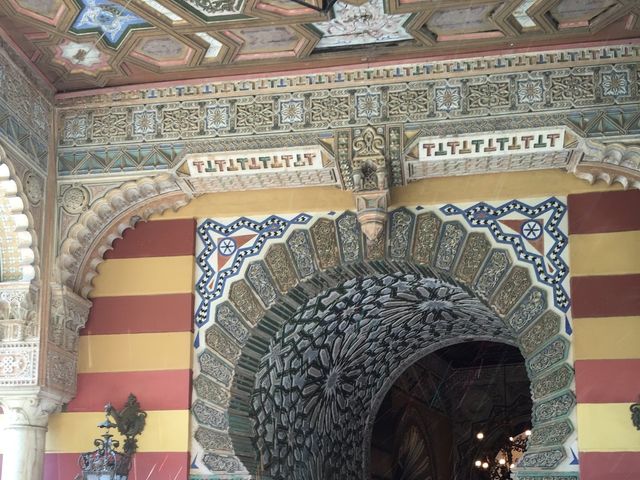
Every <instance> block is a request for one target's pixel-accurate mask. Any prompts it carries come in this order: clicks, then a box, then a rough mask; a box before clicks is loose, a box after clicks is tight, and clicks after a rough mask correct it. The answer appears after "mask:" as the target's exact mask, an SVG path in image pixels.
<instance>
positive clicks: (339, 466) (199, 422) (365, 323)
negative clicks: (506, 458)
mask: <svg viewBox="0 0 640 480" xmlns="http://www.w3.org/2000/svg"><path fill="white" fill-rule="evenodd" d="M515 203H519V202H515ZM517 207H518V206H517V205H516V208H517ZM555 207H558V208H561V207H563V206H561V204H560V202H558V201H556V200H554V199H551V200H548V201H547V202H544V203H541V204H540V205H538V206H537V207H536V208H538V209H542V210H544V209H547V210H548V211H551V210H553V208H555ZM448 208H449V210H447V209H448ZM482 208H483V207H480V210H482ZM547 210H545V211H547ZM453 213H457V214H460V215H462V216H463V218H467V220H468V221H469V225H466V224H465V223H463V221H461V220H460V219H459V218H458V217H456V218H453V219H448V218H447V216H448V215H449V214H453ZM476 213H477V212H476ZM485 213H486V212H485ZM467 214H469V212H467V211H455V207H452V206H445V207H443V208H441V209H440V211H437V212H436V211H425V210H424V209H421V208H416V209H406V208H402V209H398V210H395V211H392V212H390V213H389V215H388V217H387V222H386V231H385V233H384V235H383V236H381V237H380V238H379V241H378V242H373V243H372V242H367V241H365V240H364V236H363V234H362V232H361V230H360V226H359V224H358V222H357V221H356V214H355V213H352V212H345V213H343V214H341V215H339V214H335V215H334V216H333V217H332V218H327V217H323V218H318V219H317V220H315V221H313V222H309V224H310V226H308V225H303V226H300V227H298V228H292V229H290V230H289V231H286V233H285V232H281V233H279V234H276V233H275V232H278V230H277V229H276V228H275V227H273V222H275V223H277V217H275V218H274V219H272V220H265V222H263V224H264V223H268V222H269V221H271V222H272V223H271V225H272V226H270V227H269V228H265V230H264V234H265V235H267V236H269V235H270V236H271V238H273V237H276V238H277V240H270V242H271V243H270V244H269V245H268V246H267V247H265V248H264V250H263V251H262V252H263V253H260V254H258V251H255V252H253V254H251V253H249V254H247V260H246V261H245V262H244V264H242V263H240V264H239V266H238V277H239V279H238V280H236V281H234V282H233V283H230V285H229V286H228V287H227V288H226V292H227V293H226V294H224V295H222V296H221V297H220V300H219V301H218V302H215V308H214V302H207V301H206V300H207V299H206V296H205V297H203V299H204V301H203V303H202V304H201V308H199V310H198V313H197V316H196V323H197V324H198V323H199V322H200V328H199V337H200V338H201V339H202V340H203V342H202V345H203V346H202V347H201V348H199V349H198V350H197V353H196V357H197V358H196V361H195V362H194V377H195V379H194V390H195V392H194V402H193V404H192V413H193V418H194V420H195V428H194V431H195V440H196V442H197V444H198V447H197V448H199V453H201V455H200V457H199V458H200V460H199V461H200V462H201V464H202V465H203V466H204V467H205V468H206V469H207V470H208V471H209V472H211V473H235V474H244V475H247V476H248V475H251V474H256V473H264V474H266V475H268V476H269V478H274V479H275V478H287V479H289V478H291V479H297V478H300V479H305V480H306V479H328V478H334V477H335V478H367V476H366V475H367V473H368V470H367V469H368V448H369V445H368V442H369V439H370V433H371V425H372V422H373V420H374V419H375V414H376V412H377V405H378V404H379V402H380V401H381V399H382V398H383V396H384V393H385V392H386V390H387V389H388V388H389V387H390V385H391V384H392V383H393V381H395V379H396V378H397V376H398V375H400V373H401V372H402V371H403V370H404V369H405V368H406V367H407V366H409V365H410V364H411V363H413V362H414V361H415V360H417V359H418V358H420V357H421V356H424V355H426V354H428V353H429V352H431V351H433V350H435V349H437V348H440V347H442V346H445V345H447V344H450V343H456V342H460V341H464V340H471V339H483V338H484V339H487V338H493V339H498V340H499V341H503V342H506V343H510V344H514V345H517V346H518V347H519V348H520V350H521V352H522V354H523V356H524V357H525V360H526V366H527V370H528V372H529V376H530V379H531V382H532V385H531V391H532V396H533V411H532V420H533V424H534V429H533V435H532V437H531V439H530V444H529V450H528V452H527V453H526V455H525V457H524V459H523V460H522V461H521V463H520V468H521V471H520V473H519V475H520V476H519V478H531V476H529V475H528V474H529V473H534V472H540V471H542V472H546V473H548V474H550V475H551V476H550V477H549V478H565V479H575V478H577V472H565V473H561V470H562V469H563V461H564V460H565V458H566V457H567V452H568V448H567V445H568V444H569V443H570V442H571V441H573V439H574V435H573V433H574V426H573V421H574V420H573V418H572V416H573V410H574V406H575V403H576V400H575V395H574V393H573V390H572V388H573V387H572V383H573V369H572V367H571V364H570V361H569V356H570V348H571V343H570V341H569V339H568V338H567V336H566V335H565V334H564V333H563V331H562V326H563V318H562V310H561V309H560V308H558V305H560V306H564V307H565V308H568V302H569V300H568V298H567V296H566V294H565V293H564V292H563V290H562V288H561V286H560V285H559V283H560V282H559V281H557V280H554V279H553V278H545V277H544V275H543V273H544V272H543V270H542V269H541V268H539V267H540V264H539V261H540V259H537V258H534V257H535V256H531V255H529V254H527V253H526V251H524V249H523V248H522V245H520V246H518V244H517V242H516V244H514V245H509V243H508V242H507V240H506V239H503V240H505V241H504V242H503V243H504V244H503V245H501V244H500V243H498V242H497V241H496V240H495V239H494V237H493V236H491V235H488V234H487V233H486V230H485V229H474V228H471V227H470V225H472V224H473V222H471V221H470V220H471V218H470V217H468V216H467V217H464V215H467ZM552 214H553V215H555V217H554V218H556V220H557V219H558V218H561V217H562V214H563V213H558V211H557V210H555V211H554V212H553V213H552ZM301 217H302V216H299V217H296V219H298V220H300V218H301ZM270 218H271V217H270ZM478 218H483V215H480V216H479V217H478ZM240 221H248V220H246V219H241V220H240ZM294 223H295V222H294ZM302 223H304V222H302ZM206 228H207V226H206V224H202V225H201V226H200V231H199V233H200V234H201V237H202V238H205V236H204V233H205V230H206ZM229 228H230V229H233V228H235V227H234V226H233V225H231V226H229ZM488 228H490V227H488ZM203 229H204V230H203ZM558 235H559V236H558V245H561V246H560V247H558V245H556V247H557V248H559V249H560V251H561V250H562V249H563V248H564V246H566V237H564V238H562V235H561V234H558ZM266 239H267V237H265V241H266ZM208 249H209V250H212V247H211V246H210V245H208V244H207V242H206V241H205V242H204V250H203V254H201V255H200V256H199V257H198V263H199V265H200V268H201V269H202V270H203V272H205V274H203V279H204V278H205V277H207V267H206V258H205V257H206V252H207V251H208ZM560 251H556V252H555V253H556V254H559V253H560ZM254 257H255V258H254ZM541 278H542V279H543V280H544V281H543V280H541ZM201 281H202V279H201ZM208 281H209V278H206V282H208ZM196 288H198V285H197V286H196ZM203 305H204V306H205V308H204V311H203V309H202V306H203ZM209 309H210V316H211V322H209V324H208V325H207V322H206V320H205V319H206V317H207V315H209V313H208V312H209ZM363 431H364V432H365V435H364V441H363V435H362V433H363ZM551 472H554V473H553V474H552V473H551Z"/></svg>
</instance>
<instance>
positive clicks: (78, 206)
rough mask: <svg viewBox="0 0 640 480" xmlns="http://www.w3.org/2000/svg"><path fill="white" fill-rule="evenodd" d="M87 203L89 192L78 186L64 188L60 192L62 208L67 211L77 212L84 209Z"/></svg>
mask: <svg viewBox="0 0 640 480" xmlns="http://www.w3.org/2000/svg"><path fill="white" fill-rule="evenodd" d="M88 205H89V192H88V191H87V190H86V189H85V188H83V187H78V186H73V187H70V188H68V189H67V190H65V192H64V193H63V194H62V208H64V209H65V211H66V212H67V213H71V214H78V213H81V212H82V211H83V210H86V208H87V206H88Z"/></svg>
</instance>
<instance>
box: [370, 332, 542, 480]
mask: <svg viewBox="0 0 640 480" xmlns="http://www.w3.org/2000/svg"><path fill="white" fill-rule="evenodd" d="M531 408H532V401H531V395H530V381H529V377H528V375H527V370H526V367H525V360H524V358H523V357H522V355H521V353H520V350H519V349H518V348H516V347H514V346H511V345H507V344H505V343H499V342H490V341H469V342H462V343H457V344H453V345H449V346H446V347H443V348H441V349H439V350H436V351H435V352H433V353H431V354H428V355H426V356H424V357H422V358H420V359H418V360H417V361H416V362H415V363H413V364H412V365H410V366H409V367H407V369H406V370H405V371H404V372H403V373H402V375H400V377H398V379H397V380H396V381H395V382H394V384H393V385H392V386H391V388H390V389H389V390H388V392H387V394H386V395H385V397H384V399H383V401H382V403H381V405H380V409H379V410H378V412H377V413H376V418H375V422H374V427H373V432H372V436H371V465H370V473H371V479H372V480H414V479H415V480H424V479H427V478H428V479H431V480H450V479H452V478H455V479H456V480H488V479H500V478H509V472H510V471H511V469H512V467H511V465H513V464H515V463H516V462H517V460H518V458H519V456H520V455H521V454H522V452H521V451H520V450H519V449H520V448H521V447H522V446H524V444H525V442H526V435H523V437H524V438H523V437H518V435H519V434H521V433H523V432H527V431H529V432H530V429H531ZM511 439H512V440H511ZM511 478H513V477H511Z"/></svg>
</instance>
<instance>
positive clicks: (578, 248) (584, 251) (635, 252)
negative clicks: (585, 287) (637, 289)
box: [569, 231, 640, 276]
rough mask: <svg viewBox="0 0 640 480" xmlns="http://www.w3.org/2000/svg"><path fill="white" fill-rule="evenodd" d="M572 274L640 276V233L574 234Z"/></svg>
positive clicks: (571, 253)
mask: <svg viewBox="0 0 640 480" xmlns="http://www.w3.org/2000/svg"><path fill="white" fill-rule="evenodd" d="M569 245H570V257H571V275H573V276H584V275H623V274H629V273H640V231H631V232H612V233H593V234H583V235H571V239H570V241H569Z"/></svg>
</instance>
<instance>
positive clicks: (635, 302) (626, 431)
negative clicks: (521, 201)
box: [569, 190, 640, 480]
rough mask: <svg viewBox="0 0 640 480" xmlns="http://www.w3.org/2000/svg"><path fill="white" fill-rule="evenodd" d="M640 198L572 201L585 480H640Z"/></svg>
mask: <svg viewBox="0 0 640 480" xmlns="http://www.w3.org/2000/svg"><path fill="white" fill-rule="evenodd" d="M638 207H640V191H637V190H636V191H628V192H593V193H586V194H578V195H569V233H570V241H569V244H570V248H571V272H572V279H571V296H572V302H573V304H572V314H573V318H574V324H575V328H574V335H575V338H574V356H575V360H576V361H575V369H576V394H577V399H578V447H579V450H580V478H581V480H604V479H606V480H637V479H638V478H640V432H638V431H637V430H636V429H635V427H634V426H633V424H632V422H631V413H630V411H629V405H630V404H631V403H634V402H636V401H638V395H640V209H639V208H638Z"/></svg>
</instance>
